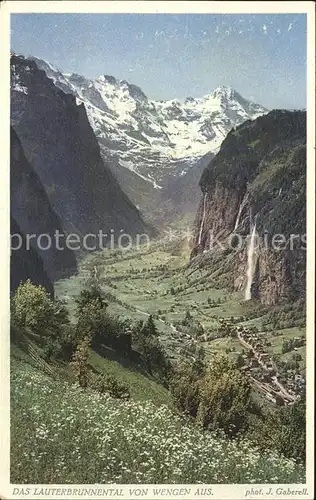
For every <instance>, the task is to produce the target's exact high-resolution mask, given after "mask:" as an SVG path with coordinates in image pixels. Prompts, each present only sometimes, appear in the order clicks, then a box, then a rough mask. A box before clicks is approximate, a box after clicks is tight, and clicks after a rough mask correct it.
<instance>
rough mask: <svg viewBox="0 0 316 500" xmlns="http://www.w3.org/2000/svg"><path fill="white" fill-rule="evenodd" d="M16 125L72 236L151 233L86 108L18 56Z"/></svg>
mask: <svg viewBox="0 0 316 500" xmlns="http://www.w3.org/2000/svg"><path fill="white" fill-rule="evenodd" d="M11 124H12V126H13V127H14V128H15V130H16V132H17V134H18V136H19V138H20V140H21V143H22V146H23V150H24V152H25V156H26V158H27V159H28V161H29V162H30V164H31V165H32V167H33V168H34V170H35V172H36V173H37V175H38V177H39V179H40V181H41V182H42V184H43V185H44V188H45V190H46V192H47V195H48V198H49V202H50V204H51V206H52V208H53V209H54V211H55V212H56V213H57V214H58V215H59V217H60V219H61V223H62V226H63V229H64V230H65V231H66V232H68V233H76V234H79V235H81V236H84V235H86V234H87V233H92V234H98V232H99V231H100V230H102V231H103V232H104V233H107V234H109V232H110V231H111V230H113V232H114V233H115V234H118V235H119V234H120V233H119V232H120V230H123V231H124V232H127V233H129V234H130V235H131V236H133V235H134V234H136V233H143V232H146V227H145V224H144V222H143V220H142V218H141V216H140V213H139V211H138V210H137V209H136V208H135V206H134V205H133V204H132V203H131V201H130V200H129V199H128V198H127V196H126V195H125V194H124V193H123V191H122V190H121V188H120V186H119V184H118V182H117V181H116V179H115V177H114V176H113V174H112V173H111V171H110V169H109V168H108V167H107V165H106V164H104V162H103V160H102V159H101V155H100V149H99V145H98V142H97V140H96V138H95V135H94V133H93V130H92V128H91V126H90V124H89V121H88V118H87V114H86V110H85V107H84V105H83V104H79V105H77V102H76V97H74V96H73V95H70V94H65V93H64V92H63V91H62V90H61V89H59V88H57V87H56V86H55V85H54V83H53V81H52V80H51V79H49V78H47V76H46V74H45V72H44V71H42V70H39V69H38V67H37V66H36V64H35V62H34V61H32V60H29V59H26V58H24V57H22V56H16V55H12V57H11Z"/></svg>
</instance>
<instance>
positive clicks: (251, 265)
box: [245, 223, 256, 300]
mask: <svg viewBox="0 0 316 500" xmlns="http://www.w3.org/2000/svg"><path fill="white" fill-rule="evenodd" d="M255 239H256V223H255V224H254V226H253V229H252V233H251V238H250V243H249V247H248V261H247V285H246V290H245V300H250V299H251V285H252V281H253V277H254V273H255Z"/></svg>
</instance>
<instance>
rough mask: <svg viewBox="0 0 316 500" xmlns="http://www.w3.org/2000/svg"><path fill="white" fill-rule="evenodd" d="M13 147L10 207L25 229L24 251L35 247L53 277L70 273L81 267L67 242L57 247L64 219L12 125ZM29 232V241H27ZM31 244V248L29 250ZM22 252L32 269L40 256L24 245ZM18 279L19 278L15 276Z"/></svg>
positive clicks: (22, 231) (20, 267)
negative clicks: (48, 195)
mask: <svg viewBox="0 0 316 500" xmlns="http://www.w3.org/2000/svg"><path fill="white" fill-rule="evenodd" d="M10 149H11V151H10V152H11V155H10V158H11V162H10V163H11V164H10V211H11V215H12V218H13V221H14V223H13V224H12V226H13V229H14V228H15V226H17V227H19V231H20V232H21V233H19V234H21V237H23V248H24V251H25V252H28V251H31V253H32V252H33V253H35V255H36V256H37V257H38V259H40V261H41V264H40V265H39V264H38V265H35V268H38V267H40V266H43V269H44V271H45V273H46V274H47V276H48V278H49V279H50V280H55V279H58V278H61V277H65V276H69V275H70V274H72V273H73V272H75V271H76V269H77V266H76V258H75V255H74V253H73V252H72V251H71V250H69V249H68V248H67V247H66V246H65V247H64V249H63V250H59V249H58V248H56V244H55V241H56V240H55V237H54V234H55V231H59V233H61V234H62V233H63V229H62V225H61V222H60V219H59V217H58V216H57V215H56V213H55V212H54V211H53V210H52V208H51V205H50V203H49V200H48V197H47V194H46V192H45V190H44V188H43V185H42V183H41V181H40V180H39V178H38V176H37V175H36V173H35V172H34V170H33V169H32V166H31V165H30V163H29V162H28V160H27V159H26V157H25V154H24V151H23V148H22V146H21V142H20V140H19V138H18V136H17V134H16V132H15V130H14V129H13V128H12V127H11V137H10ZM16 233H17V231H14V232H12V227H11V234H16ZM27 235H28V237H29V239H28V242H29V244H28V242H27V241H26V236H27ZM31 235H35V236H36V237H35V238H34V237H32V236H31ZM40 235H43V237H40ZM39 237H40V239H38V238H39ZM50 243H51V244H50ZM13 245H14V246H16V245H17V241H16V242H13ZM29 247H30V250H28V248H29ZM16 252H17V251H15V250H13V251H12V256H15V255H16ZM19 255H20V257H19V260H20V261H22V260H23V259H25V261H26V264H25V269H29V268H30V262H35V260H36V258H35V256H33V255H31V257H30V258H27V257H26V255H27V253H23V251H22V249H21V252H20V254H19ZM12 259H14V257H12ZM13 262H14V260H13ZM12 266H13V267H14V265H13V264H12ZM22 268H23V266H22V264H21V263H20V264H19V269H21V270H22ZM18 274H19V273H18V272H16V273H14V276H16V277H18ZM31 274H32V276H33V277H34V276H35V275H36V274H35V273H34V272H32V273H31ZM22 275H23V278H25V272H23V271H22ZM40 275H42V272H40ZM29 277H31V276H29ZM39 279H40V278H39ZM14 281H15V282H16V280H15V279H14ZM42 281H43V280H42Z"/></svg>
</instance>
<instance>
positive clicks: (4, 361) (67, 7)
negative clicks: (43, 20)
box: [0, 1, 315, 500]
mask: <svg viewBox="0 0 316 500" xmlns="http://www.w3.org/2000/svg"><path fill="white" fill-rule="evenodd" d="M24 12H25V13H27V12H28V13H30V12H34V13H36V12H45V13H59V12H60V13H62V12H67V13H83V12H86V13H101V12H102V13H152V14H155V13H170V14H171V13H192V14H193V13H202V14H203V13H213V14H215V13H230V14H234V13H240V14H242V13H243V14H252V13H254V14H259V13H269V14H276V13H306V14H307V26H308V29H307V43H308V51H307V61H308V63H307V64H308V71H307V89H308V92H307V110H308V113H307V138H308V139H307V164H308V168H307V209H308V216H307V234H308V243H309V244H308V247H307V269H308V272H307V357H306V369H307V432H308V439H307V470H306V473H307V474H306V477H307V484H306V488H307V490H308V492H307V494H304V495H303V494H295V495H291V494H290V495H278V494H277V492H276V490H277V487H281V488H284V489H285V490H287V489H288V487H289V485H268V484H267V485H211V486H212V490H213V496H212V497H208V498H212V499H213V500H216V499H218V500H219V499H227V500H234V499H236V500H239V499H243V498H245V493H246V490H249V489H251V488H252V489H253V491H255V490H260V489H262V488H263V494H262V495H258V494H257V495H256V494H253V495H248V496H247V498H249V499H257V498H263V496H265V494H266V493H267V492H268V490H269V488H270V487H271V488H272V495H269V497H270V498H273V499H274V498H282V499H288V500H290V499H297V498H301V499H313V498H314V495H313V492H314V489H313V483H314V481H313V478H314V448H313V443H314V425H313V421H314V418H313V416H314V352H315V341H314V318H315V306H314V294H315V246H314V245H315V222H314V214H315V94H314V90H315V12H314V3H313V2H306V1H304V2H279V1H277V2H226V1H216V2H210V1H208V2H206V1H194V2H193V1H191V2H187V1H183V2H179V1H162V2H156V1H155V2H153V1H150V2H148V1H139V2H136V1H127V2H124V1H116V2H114V1H107V2H104V1H97V2H95V1H77V2H76V1H70V2H68V1H49V2H45V1H29V2H26V1H10V2H8V1H6V2H2V3H1V4H0V16H1V17H0V21H1V22H0V27H1V35H0V36H1V49H2V50H1V59H0V62H1V65H2V66H3V68H2V71H1V82H0V84H1V86H0V89H1V97H2V99H1V118H2V119H1V120H0V140H1V146H2V148H1V153H2V154H1V157H2V165H1V169H0V176H1V181H2V183H1V185H2V186H3V188H2V193H1V197H0V204H1V205H0V224H1V228H3V235H6V236H5V237H4V238H3V237H2V241H1V247H0V250H1V259H0V283H1V288H0V307H1V309H0V328H1V334H2V339H1V352H0V377H1V390H0V402H1V411H0V430H1V433H0V450H1V457H2V460H1V461H0V485H1V486H0V495H2V496H0V498H3V499H5V498H6V499H11V498H19V497H18V496H14V495H13V486H12V485H10V483H9V421H10V415H9V255H10V250H9V51H10V46H9V16H10V14H11V13H24ZM16 486H18V485H16ZM40 486H43V487H46V488H48V489H49V488H50V489H53V488H55V489H56V490H57V489H61V488H76V487H77V488H89V486H90V487H95V485H28V487H30V493H29V494H28V495H24V496H23V498H34V496H33V495H34V489H35V488H39V487H40ZM141 486H143V487H147V488H148V494H147V495H146V496H141V497H140V496H137V497H136V496H134V497H133V496H131V495H130V493H129V489H130V488H133V485H118V486H117V488H118V489H120V490H122V491H123V496H120V497H115V498H120V499H122V500H123V499H132V498H143V499H148V500H149V499H150V500H152V499H153V498H167V497H166V496H165V497H162V496H161V497H158V496H154V494H153V488H157V487H158V485H141ZM161 486H162V487H163V488H165V489H166V488H175V485H161ZM176 486H177V488H178V489H180V488H186V489H190V490H191V493H190V494H189V495H187V496H185V497H184V496H183V495H173V496H168V498H170V499H171V498H172V499H178V498H179V499H180V498H181V499H182V500H184V498H185V500H191V499H193V498H204V499H205V498H207V497H205V496H200V497H198V496H194V493H193V492H194V491H195V490H196V488H197V485H176ZM199 486H200V487H201V486H202V485H199ZM20 487H23V488H26V485H20ZM134 487H140V485H134ZM203 487H205V488H206V487H207V485H203ZM302 488H303V485H290V489H293V490H298V489H300V490H302ZM36 498H40V499H50V498H81V499H86V498H91V496H90V497H89V496H71V495H70V496H65V495H64V496H62V497H61V496H58V495H57V494H56V493H55V494H54V495H53V494H52V495H40V496H36ZM95 498H100V499H102V498H110V497H106V496H98V497H95Z"/></svg>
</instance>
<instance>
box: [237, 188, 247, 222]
mask: <svg viewBox="0 0 316 500" xmlns="http://www.w3.org/2000/svg"><path fill="white" fill-rule="evenodd" d="M247 201H248V192H247V193H246V194H245V196H244V197H243V199H242V202H241V204H240V205H239V210H238V214H237V218H236V222H235V227H234V231H236V229H237V227H238V226H239V221H240V216H241V213H242V211H243V209H244V208H245V206H246V203H247Z"/></svg>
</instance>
